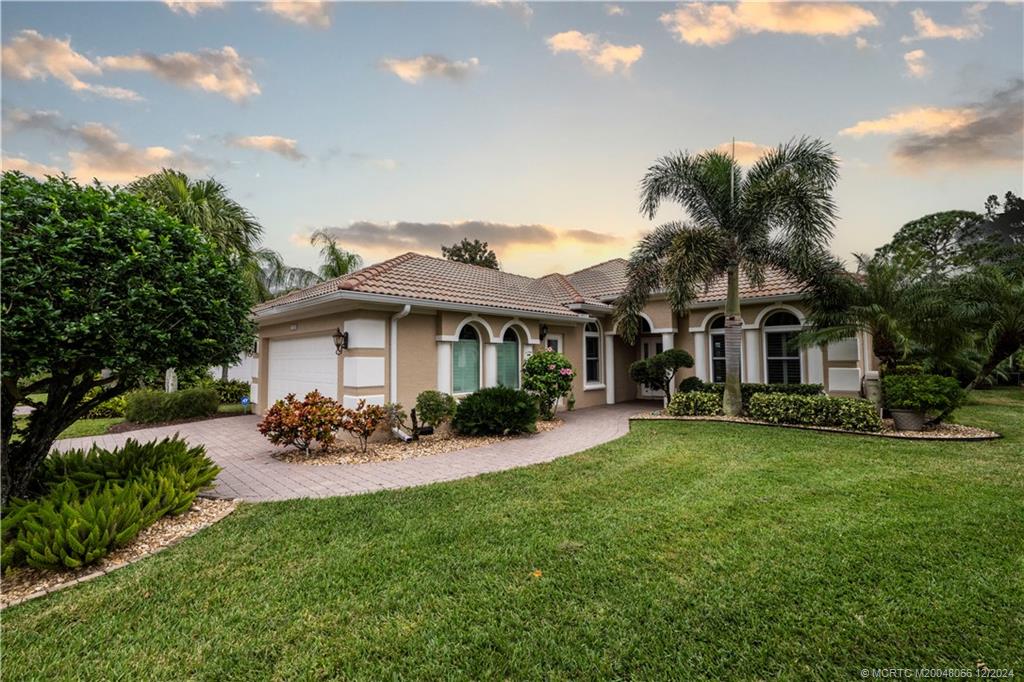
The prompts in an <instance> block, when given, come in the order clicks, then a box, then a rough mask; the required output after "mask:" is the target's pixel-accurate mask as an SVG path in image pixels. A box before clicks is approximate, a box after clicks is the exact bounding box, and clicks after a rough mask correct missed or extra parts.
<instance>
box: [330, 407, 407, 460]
mask: <svg viewBox="0 0 1024 682" xmlns="http://www.w3.org/2000/svg"><path fill="white" fill-rule="evenodd" d="M397 407H398V410H399V411H401V407H402V406H401V405H398V406H397ZM392 416H394V413H393V412H392ZM388 418H389V411H388V410H387V409H385V408H384V407H383V406H381V405H367V404H366V401H365V400H360V401H359V402H358V403H357V404H356V409H354V410H349V409H344V410H342V411H341V428H343V429H345V430H346V431H348V432H349V433H351V434H352V435H353V436H355V437H356V438H358V439H359V447H360V449H361V450H362V451H363V452H366V443H367V441H368V440H369V438H370V436H372V435H373V432H374V431H376V430H377V427H379V426H380V425H381V424H384V423H385V422H387V421H388Z"/></svg>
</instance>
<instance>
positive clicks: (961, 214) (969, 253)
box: [876, 211, 984, 276]
mask: <svg viewBox="0 0 1024 682" xmlns="http://www.w3.org/2000/svg"><path fill="white" fill-rule="evenodd" d="M982 222H983V218H982V216H981V215H980V214H978V213H975V212H973V211H943V212H941V213H932V214H929V215H926V216H924V217H922V218H918V219H917V220H912V221H911V222H909V223H907V224H906V225H904V226H903V227H901V228H900V229H899V230H898V231H897V232H896V234H895V235H893V238H892V239H891V240H890V241H889V243H888V244H886V245H885V246H883V247H881V248H880V249H878V250H877V252H876V253H877V255H878V256H880V257H882V258H885V259H889V260H892V261H893V262H894V264H895V265H897V266H899V267H901V268H903V269H904V270H908V271H910V270H914V271H917V270H920V271H921V272H922V273H923V274H927V275H931V276H945V275H948V274H949V273H951V272H953V271H955V270H958V269H961V268H964V267H966V266H969V265H971V264H972V263H973V262H974V261H975V260H976V259H977V257H978V255H979V249H980V248H981V247H982V246H983V245H984V240H983V236H982Z"/></svg>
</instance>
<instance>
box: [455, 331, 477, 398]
mask: <svg viewBox="0 0 1024 682" xmlns="http://www.w3.org/2000/svg"><path fill="white" fill-rule="evenodd" d="M479 389H480V337H479V336H478V335H477V333H476V330H475V329H473V327H471V326H470V325H468V324H467V325H466V326H465V327H463V328H462V331H461V332H459V340H458V341H456V342H455V343H453V344H452V392H453V393H473V392H474V391H477V390H479Z"/></svg>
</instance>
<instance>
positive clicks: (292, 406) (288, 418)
mask: <svg viewBox="0 0 1024 682" xmlns="http://www.w3.org/2000/svg"><path fill="white" fill-rule="evenodd" d="M343 413H344V409H343V408H342V407H341V405H340V404H338V401H337V400H334V399H333V398H328V397H327V396H324V395H321V394H320V392H319V391H310V392H309V393H307V394H306V397H305V398H304V399H302V400H296V398H295V394H294V393H289V394H288V395H286V396H285V397H284V399H282V400H278V401H277V402H276V403H274V404H273V405H271V406H270V408H269V409H268V410H267V411H266V413H265V414H264V415H263V419H261V420H260V423H259V424H257V425H256V429H257V430H258V431H259V432H260V433H262V434H263V435H264V436H266V437H267V440H269V441H270V442H271V443H273V444H274V445H286V446H290V447H294V448H298V449H299V450H301V451H302V452H303V453H304V454H306V455H308V454H309V451H310V449H311V448H312V447H313V443H314V442H316V443H319V444H320V446H321V447H326V446H328V445H331V444H332V443H333V442H334V432H335V431H337V430H338V429H340V428H341V422H342V418H343Z"/></svg>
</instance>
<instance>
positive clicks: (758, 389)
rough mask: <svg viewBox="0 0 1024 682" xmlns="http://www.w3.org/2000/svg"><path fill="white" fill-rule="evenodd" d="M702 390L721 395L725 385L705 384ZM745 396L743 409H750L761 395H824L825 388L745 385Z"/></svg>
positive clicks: (817, 385)
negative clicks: (751, 401)
mask: <svg viewBox="0 0 1024 682" xmlns="http://www.w3.org/2000/svg"><path fill="white" fill-rule="evenodd" d="M700 390H702V391H706V392H708V393H717V394H719V395H721V394H722V393H723V392H724V391H725V384H704V386H703V388H701V389H700ZM740 392H741V394H742V396H743V409H744V410H746V409H748V408H749V407H750V399H751V398H752V397H753V396H755V395H757V394H759V393H782V394H786V395H823V394H824V393H825V387H824V386H822V385H821V384H743V385H741V386H740Z"/></svg>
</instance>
